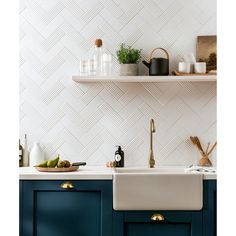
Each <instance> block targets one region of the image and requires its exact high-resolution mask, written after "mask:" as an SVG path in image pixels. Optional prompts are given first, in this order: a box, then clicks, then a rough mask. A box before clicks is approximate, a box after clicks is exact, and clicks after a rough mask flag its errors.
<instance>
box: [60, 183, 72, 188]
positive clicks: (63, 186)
mask: <svg viewBox="0 0 236 236" xmlns="http://www.w3.org/2000/svg"><path fill="white" fill-rule="evenodd" d="M61 188H64V189H72V188H74V185H73V184H72V183H71V182H65V183H62V184H61Z"/></svg>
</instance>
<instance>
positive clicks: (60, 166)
mask: <svg viewBox="0 0 236 236" xmlns="http://www.w3.org/2000/svg"><path fill="white" fill-rule="evenodd" d="M65 164H66V163H65V162H64V161H58V163H57V167H58V168H63V167H65Z"/></svg>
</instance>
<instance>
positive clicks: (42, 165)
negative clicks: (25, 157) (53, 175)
mask: <svg viewBox="0 0 236 236" xmlns="http://www.w3.org/2000/svg"><path fill="white" fill-rule="evenodd" d="M47 163H48V161H43V162H41V163H40V164H38V165H37V167H47Z"/></svg>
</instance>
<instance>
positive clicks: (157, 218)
mask: <svg viewBox="0 0 236 236" xmlns="http://www.w3.org/2000/svg"><path fill="white" fill-rule="evenodd" d="M151 220H153V221H164V220H165V217H164V216H163V215H162V214H153V215H152V216H151Z"/></svg>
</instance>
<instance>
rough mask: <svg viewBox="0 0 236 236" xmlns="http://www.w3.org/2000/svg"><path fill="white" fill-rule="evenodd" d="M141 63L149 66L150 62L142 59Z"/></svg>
mask: <svg viewBox="0 0 236 236" xmlns="http://www.w3.org/2000/svg"><path fill="white" fill-rule="evenodd" d="M142 63H143V64H144V65H145V66H146V67H148V68H150V65H151V64H150V63H148V62H147V61H144V60H143V61H142Z"/></svg>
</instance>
